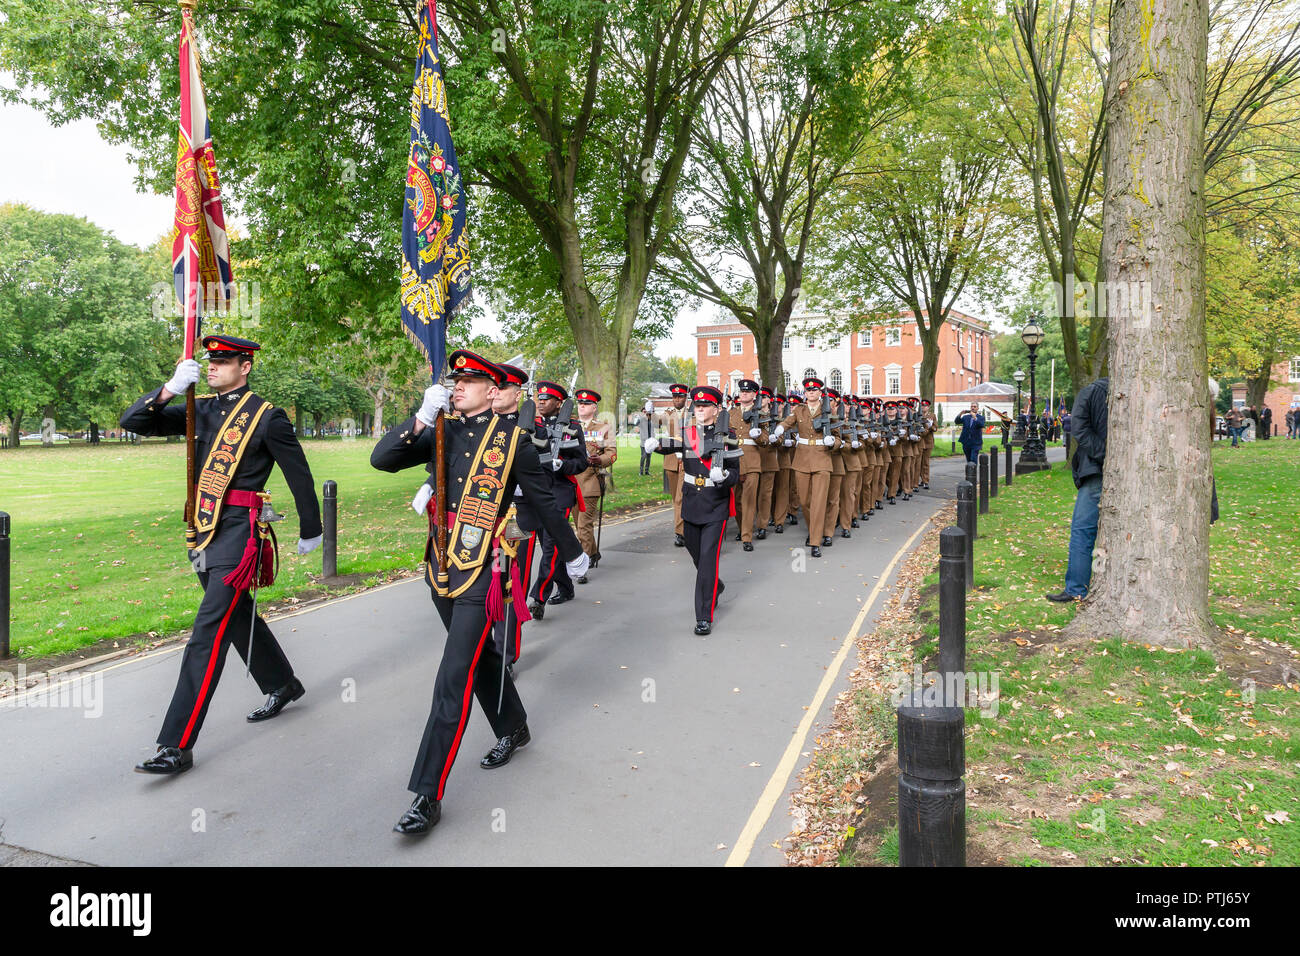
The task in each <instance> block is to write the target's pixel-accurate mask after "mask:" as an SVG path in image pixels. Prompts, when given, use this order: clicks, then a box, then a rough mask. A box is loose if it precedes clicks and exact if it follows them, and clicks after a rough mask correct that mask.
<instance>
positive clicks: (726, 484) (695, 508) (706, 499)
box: [655, 423, 743, 524]
mask: <svg viewBox="0 0 1300 956" xmlns="http://www.w3.org/2000/svg"><path fill="white" fill-rule="evenodd" d="M697 433H698V434H699V435H700V437H702V438H703V440H704V441H708V440H709V439H711V438H713V437H715V436H719V435H725V436H726V437H727V438H730V439H731V440H732V441H733V442H734V441H735V438H736V433H735V432H733V431H732V430H731V429H729V428H728V429H725V430H722V431H719V426H718V425H717V424H716V423H715V424H713V425H704V426H699V425H691V426H689V427H687V429H686V435H685V445H684V444H683V439H681V438H664V439H660V444H659V446H658V447H657V448H656V449H655V451H656V452H658V453H659V454H661V455H673V454H676V453H677V452H679V451H683V450H684V449H685V448H695V447H698V445H697V443H696V441H695V439H696V435H697ZM742 454H743V452H742V450H741V449H740V448H739V447H737V448H734V449H728V450H727V451H725V452H724V453H723V454H722V456H721V459H722V460H721V461H719V462H718V464H720V465H721V466H722V468H723V478H722V481H720V482H718V483H717V484H704V483H703V482H705V481H707V480H708V479H709V471H710V470H711V468H712V457H717V456H712V457H711V458H701V457H700V456H699V455H692V454H690V453H689V452H687V453H686V454H684V455H683V456H682V465H683V473H682V520H683V521H689V522H691V524H712V523H713V522H715V521H726V520H727V518H728V517H729V516H730V515H731V513H732V505H731V489H732V488H734V487H735V486H736V484H737V483H738V482H739V481H740V456H741V455H742Z"/></svg>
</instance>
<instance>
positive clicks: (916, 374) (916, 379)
mask: <svg viewBox="0 0 1300 956" xmlns="http://www.w3.org/2000/svg"><path fill="white" fill-rule="evenodd" d="M912 381H913V383H915V387H914V388H913V389H912V394H913V395H920V394H921V363H920V362H917V363H916V364H915V365H913V366H912Z"/></svg>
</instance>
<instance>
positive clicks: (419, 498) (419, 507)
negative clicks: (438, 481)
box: [411, 481, 433, 515]
mask: <svg viewBox="0 0 1300 956" xmlns="http://www.w3.org/2000/svg"><path fill="white" fill-rule="evenodd" d="M432 497H433V486H432V485H430V484H429V483H428V482H427V481H426V482H425V483H424V484H422V485H421V486H420V490H419V491H417V492H416V493H415V497H414V498H412V499H411V510H412V511H414V512H415V513H416V514H417V515H422V514H424V513H425V511H426V510H427V509H428V507H429V499H430V498H432Z"/></svg>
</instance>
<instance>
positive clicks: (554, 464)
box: [551, 458, 564, 471]
mask: <svg viewBox="0 0 1300 956" xmlns="http://www.w3.org/2000/svg"><path fill="white" fill-rule="evenodd" d="M563 467H564V462H563V461H562V460H561V459H559V458H552V459H551V471H559V470H560V469H561V468H563Z"/></svg>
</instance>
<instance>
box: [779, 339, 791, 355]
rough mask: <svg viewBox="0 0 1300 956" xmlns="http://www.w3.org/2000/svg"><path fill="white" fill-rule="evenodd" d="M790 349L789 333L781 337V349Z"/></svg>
mask: <svg viewBox="0 0 1300 956" xmlns="http://www.w3.org/2000/svg"><path fill="white" fill-rule="evenodd" d="M789 349H790V336H788V335H787V336H785V337H784V338H782V339H781V351H783V352H787V351H789Z"/></svg>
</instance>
